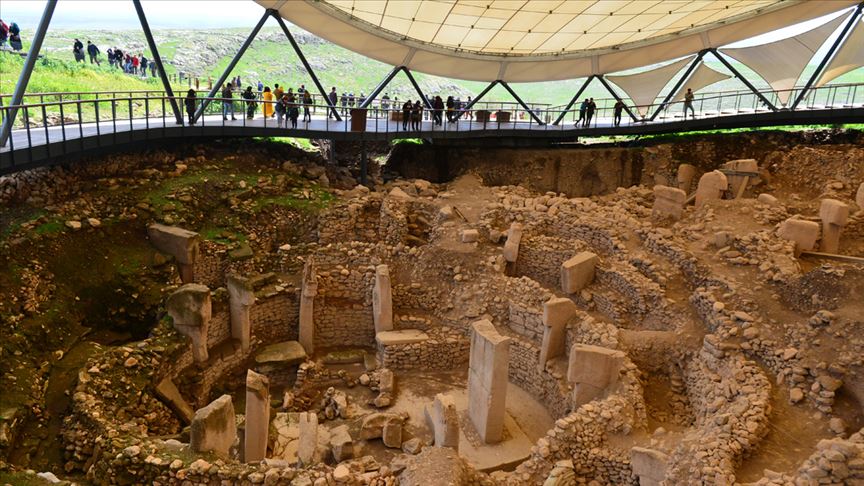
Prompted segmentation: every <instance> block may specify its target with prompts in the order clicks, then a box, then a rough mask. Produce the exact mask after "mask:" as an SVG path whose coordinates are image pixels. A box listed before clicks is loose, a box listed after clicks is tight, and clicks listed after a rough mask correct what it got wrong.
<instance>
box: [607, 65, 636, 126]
mask: <svg viewBox="0 0 864 486" xmlns="http://www.w3.org/2000/svg"><path fill="white" fill-rule="evenodd" d="M597 80H598V81H600V83H602V84H603V87H604V88H606V91H608V92H609V93H610V94H611V95H612V96H613V97H614V98H615V101H620V102H621V103H624V100H622V99H621V97H620V96H618V93H616V92H615V90H614V89H612V86H609V81H606V78H604V77H603V75H602V74H598V75H597ZM624 111H626V112H627V114H628V115H630V119H632V120H633V121H634V122H638V121H639V119H638V118H636V115H634V114H633V111H631V110H630V107H629V106H627V103H624Z"/></svg>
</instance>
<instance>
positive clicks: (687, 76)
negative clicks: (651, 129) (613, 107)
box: [648, 49, 708, 121]
mask: <svg viewBox="0 0 864 486" xmlns="http://www.w3.org/2000/svg"><path fill="white" fill-rule="evenodd" d="M707 53H708V50H707V49H703V50H701V51H699V55H697V56H696V59H693V62H691V63H690V65H689V66H687V71H685V72H684V75H683V76H681V79H679V80H678V82H677V83H675V86H673V87H672V89H671V90H670V91H669V94H667V95H666V97H665V98H663V102H662V103H660V106H658V107H657V110H656V111H655V112H654V114H653V115H651V118H649V119H648V121H654V119H655V118H657V115H659V114H660V112H661V111H663V110H664V109H665V108H666V105H667V104H668V103H669V102H670V101H672V97H673V96H675V93H677V92H678V90H679V89H681V86H683V85H684V83H686V82H687V80H688V79H690V75H691V74H693V70H694V69H696V66H698V65H699V63H700V62H702V58H703V57H705V54H707Z"/></svg>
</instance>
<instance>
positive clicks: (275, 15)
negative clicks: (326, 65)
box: [267, 9, 342, 121]
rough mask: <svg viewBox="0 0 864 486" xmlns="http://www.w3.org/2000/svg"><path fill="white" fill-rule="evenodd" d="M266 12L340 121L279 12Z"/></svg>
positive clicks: (270, 10) (340, 119)
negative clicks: (279, 28) (277, 25)
mask: <svg viewBox="0 0 864 486" xmlns="http://www.w3.org/2000/svg"><path fill="white" fill-rule="evenodd" d="M267 12H268V13H269V14H270V15H272V16H273V18H274V19H276V22H277V23H278V24H279V27H281V28H282V32H284V33H285V37H287V38H288V42H290V43H291V47H293V48H294V52H296V53H297V57H299V58H300V62H302V63H303V68H304V69H306V72H307V73H309V76H310V77H311V78H312V82H313V83H314V84H315V87H316V88H318V92H319V93H321V97H323V98H324V103H326V104H327V106H329V107H330V112H331V113H332V114H333V116H334V117H336V121H342V118H341V117H340V116H339V113H338V110H336V105H335V104H333V103H331V102H330V97H328V96H327V92H326V91H325V90H324V86H322V85H321V81H318V76H315V71H313V70H312V66H310V65H309V61H307V60H306V56H304V55H303V51H301V50H300V46H299V45H297V41H295V40H294V36H293V35H291V31H289V30H288V27H287V26H286V25H285V21H284V20H282V17H280V16H279V11H278V10H275V9H269V10H267Z"/></svg>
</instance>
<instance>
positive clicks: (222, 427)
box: [189, 395, 237, 459]
mask: <svg viewBox="0 0 864 486" xmlns="http://www.w3.org/2000/svg"><path fill="white" fill-rule="evenodd" d="M236 439H237V421H236V418H235V417H234V403H233V402H232V401H231V396H230V395H222V396H221V397H219V398H217V399H216V400H213V401H212V402H210V404H209V405H207V406H206V407H204V408H201V409H198V410H197V411H196V412H195V416H194V417H193V418H192V427H191V430H190V432H189V442H190V446H191V447H192V450H193V451H194V452H213V453H214V454H216V455H217V456H219V457H221V458H222V459H228V452H229V450H230V449H231V446H232V445H233V444H234V441H235V440H236Z"/></svg>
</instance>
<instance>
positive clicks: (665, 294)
mask: <svg viewBox="0 0 864 486" xmlns="http://www.w3.org/2000/svg"><path fill="white" fill-rule="evenodd" d="M773 137H774V138H772V142H771V144H770V145H769V146H768V147H767V148H765V149H764V150H762V151H759V150H754V149H752V146H753V144H750V143H749V140H750V138H749V137H748V136H747V135H726V136H723V137H714V138H712V137H706V138H704V139H701V140H699V141H698V144H701V145H700V146H701V147H702V150H703V151H702V152H700V151H699V150H696V149H693V150H692V151H691V152H690V153H692V154H695V155H690V156H688V157H690V158H689V159H687V160H689V162H685V161H682V160H681V159H680V158H679V157H680V156H679V154H680V151H681V147H680V146H679V145H680V144H688V143H690V142H679V141H673V142H662V141H661V142H656V143H646V144H644V145H637V146H633V147H629V148H615V150H617V151H620V152H626V155H620V160H622V161H624V160H626V161H628V162H627V164H629V163H631V162H632V161H633V160H636V159H638V160H639V161H640V162H639V164H638V173H637V174H636V175H635V176H633V175H632V174H631V175H630V176H628V177H634V179H633V180H628V181H626V182H625V183H621V184H620V185H618V186H609V187H605V188H600V189H598V184H599V183H598V182H597V181H596V180H594V179H592V178H591V177H588V178H587V179H586V184H585V186H584V187H581V188H575V189H573V190H572V191H571V192H569V193H568V192H559V191H557V190H556V187H555V186H554V185H553V186H548V185H544V184H546V182H544V181H543V180H541V179H538V178H533V177H532V171H535V170H540V169H538V167H537V166H538V165H542V164H551V165H554V166H555V167H557V168H558V169H556V170H562V171H563V170H568V168H569V170H572V171H573V172H574V173H575V172H578V171H579V170H586V171H587V172H586V173H588V174H589V175H590V174H593V173H595V171H596V170H597V169H596V168H590V169H586V168H585V167H584V165H585V164H586V162H585V161H586V160H588V159H590V158H591V157H604V156H609V154H610V149H608V148H602V149H601V148H592V147H590V146H589V147H579V148H554V149H552V148H547V149H542V150H540V149H531V150H530V152H526V154H528V155H527V156H530V157H537V158H536V164H535V165H531V164H526V165H525V168H524V170H522V171H521V172H520V171H519V170H511V171H509V172H507V173H506V174H502V173H497V172H495V173H490V171H491V170H492V169H490V165H489V164H488V163H487V162H483V161H478V159H477V154H476V153H475V152H472V151H471V150H469V149H462V148H458V147H451V148H450V149H449V150H450V156H451V157H453V158H454V159H458V158H460V157H463V158H464V159H465V162H464V165H463V166H462V167H461V168H460V169H459V173H458V174H452V177H446V178H442V179H440V180H436V182H430V181H427V180H424V179H417V178H411V177H410V175H411V173H412V172H413V171H415V170H417V168H416V167H414V168H412V166H411V164H412V163H413V162H412V160H422V157H419V156H417V155H418V152H417V151H422V150H423V147H424V145H413V146H411V147H408V148H405V147H400V146H397V147H396V148H392V149H389V148H388V151H389V153H387V154H384V155H382V158H387V159H388V164H387V165H386V166H385V167H383V168H382V170H381V171H380V172H373V174H375V175H374V177H373V178H372V179H373V180H372V182H370V183H369V184H368V185H367V186H364V185H360V184H358V182H357V180H356V179H355V177H354V175H353V174H352V172H351V170H350V169H348V168H345V167H340V166H337V165H333V164H327V163H325V162H324V161H323V160H322V159H321V158H320V157H319V156H318V155H317V154H314V153H308V152H301V151H299V150H298V149H295V148H293V147H286V146H274V145H271V144H268V143H266V142H263V143H248V144H247V143H239V142H229V141H223V142H220V143H219V144H216V145H215V146H210V147H204V146H199V145H188V146H183V148H181V149H178V150H177V151H174V152H172V151H167V150H160V151H154V152H152V153H149V154H148V155H147V156H146V157H145V158H144V159H143V160H139V159H138V158H131V157H130V158H129V159H121V160H120V161H119V162H111V161H110V160H106V161H97V162H94V164H93V165H92V166H89V167H91V168H90V169H88V170H89V171H91V172H88V171H81V172H76V173H74V174H67V175H66V177H68V178H69V181H70V182H69V184H78V189H77V190H76V191H75V192H70V193H59V192H58V193H53V194H46V195H41V196H39V197H45V198H47V199H48V200H51V201H52V202H53V204H54V206H55V209H54V211H55V212H54V213H51V215H44V214H38V215H37V214H31V215H27V214H26V213H25V211H26V208H25V207H22V208H19V209H16V211H22V213H21V214H24V215H25V217H26V218H29V219H27V221H25V222H24V223H23V224H21V225H20V226H19V227H18V228H17V229H15V230H14V231H13V232H12V233H11V236H10V238H8V239H7V240H4V245H5V246H4V248H8V249H10V250H11V249H17V250H16V252H14V253H13V252H6V254H7V255H10V256H4V260H3V263H4V265H6V268H8V269H10V271H9V272H7V274H6V275H4V276H2V277H0V281H2V283H3V286H2V287H0V289H2V292H3V293H4V295H13V294H14V295H18V296H19V297H18V300H15V301H11V300H10V301H8V302H7V303H5V304H3V305H4V306H5V307H4V312H5V313H7V314H8V315H13V314H14V315H15V316H20V317H16V318H15V319H11V320H10V319H7V321H8V323H10V325H11V324H14V325H16V326H19V327H20V329H22V330H26V333H24V332H19V333H13V334H14V336H16V337H14V338H13V339H11V340H9V344H8V345H7V346H5V347H4V348H3V354H0V362H2V363H3V364H4V365H5V366H4V368H3V375H2V378H3V380H4V381H3V385H4V386H5V387H6V388H5V389H6V390H9V393H7V394H5V396H4V401H3V408H2V409H0V412H2V414H3V415H2V417H0V432H2V435H0V439H2V443H0V446H2V448H0V452H2V453H3V455H4V459H3V460H4V461H6V462H3V463H2V464H3V468H2V469H0V478H2V479H3V480H4V481H6V482H8V483H9V484H17V483H16V482H15V480H14V479H15V478H21V477H27V478H35V476H33V474H28V473H27V472H26V469H32V470H33V471H34V472H41V473H45V474H43V477H46V478H47V477H50V476H49V475H47V473H49V472H50V474H51V476H54V477H58V478H61V479H60V480H66V481H69V482H70V483H71V482H75V483H77V484H164V485H175V484H176V485H190V484H191V485H199V484H200V485H210V484H237V485H247V484H268V485H324V484H347V485H366V484H370V485H397V484H399V485H437V484H442V485H444V484H453V485H462V484H465V485H484V486H486V485H550V486H551V485H555V486H563V485H571V484H610V485H612V484H614V485H619V484H627V485H639V484H641V485H660V484H665V485H678V484H718V485H719V484H759V485H767V484H858V483H859V482H861V481H864V432H862V427H864V411H862V401H864V381H862V379H861V376H862V375H861V371H862V370H861V367H862V350H864V341H862V337H861V326H862V325H864V323H862V320H861V316H862V315H864V290H862V289H864V267H862V265H861V263H860V258H857V257H856V256H855V255H860V254H861V253H862V252H864V212H862V211H861V205H862V204H864V200H862V199H861V198H862V195H864V189H859V187H864V186H862V185H861V184H862V182H864V172H862V169H861V166H860V164H858V166H855V165H854V164H853V165H851V166H850V165H848V160H850V159H849V157H852V159H858V158H860V159H864V149H862V148H861V140H862V139H861V135H860V134H854V133H853V134H852V135H850V134H846V135H844V137H840V136H838V137H837V140H835V141H822V142H813V141H812V140H810V141H808V140H809V139H805V138H804V137H803V136H792V135H776V136H773ZM695 145H696V143H692V146H695ZM734 145H740V147H738V148H735V149H734V150H733V149H732V148H730V147H732V146H734ZM706 147H707V148H706ZM741 147H743V148H741ZM748 147H751V148H748ZM691 148H692V147H691ZM492 152H493V153H490V154H489V155H488V156H489V157H492V158H493V159H502V158H505V157H512V156H514V150H513V149H506V150H505V149H500V150H498V149H496V150H493V151H492ZM517 153H518V152H517ZM718 153H723V154H726V155H724V159H723V160H717V159H716V154H718ZM526 154H522V155H526ZM538 154H539V155H538ZM849 154H852V155H849ZM555 158H557V160H555V161H554V162H553V161H552V160H553V159H555ZM606 163H607V164H608V161H607V162H606ZM106 164H113V165H111V166H110V167H106V166H105V165H106ZM142 164H144V165H142ZM622 164H624V162H622ZM144 167H146V168H144ZM580 167H581V168H582V169H580ZM397 168H398V170H399V171H401V172H403V173H404V174H405V175H402V176H399V175H394V174H392V173H388V172H387V171H388V170H394V171H395V170H397ZM56 171H57V169H51V170H50V171H46V172H45V174H41V175H40V174H39V173H36V174H33V175H31V177H32V178H33V180H38V177H48V176H52V175H56ZM112 171H113V172H112ZM141 171H147V172H146V177H145V175H144V174H143V173H142V172H141ZM802 171H809V172H810V173H812V174H813V177H812V178H811V179H809V180H806V181H803V180H801V179H800V177H799V174H800V173H801V172H802ZM742 173H746V174H751V175H747V176H746V177H744V176H741V174H742ZM135 174H138V175H137V176H136V175H135ZM380 174H386V175H387V180H386V181H385V180H384V179H383V178H382V177H381V175H380ZM618 176H623V173H619V174H618ZM618 176H616V177H618ZM136 177H138V178H137V179H136ZM10 180H12V179H10ZM14 180H15V181H16V182H15V185H14V189H9V190H8V191H6V190H3V191H0V194H4V195H5V194H9V195H10V196H8V199H7V203H8V204H10V207H13V206H12V198H13V196H16V197H23V193H20V192H18V191H23V190H24V189H22V188H25V187H26V181H25V179H14ZM490 180H492V181H495V185H492V184H491V183H488V182H486V181H490ZM0 181H6V180H5V179H2V180H0ZM2 183H3V184H6V182H2ZM612 183H613V181H612V178H610V179H608V180H607V179H604V182H603V183H602V184H599V185H605V184H612ZM615 184H617V183H615ZM2 187H10V188H11V187H13V186H12V184H11V183H9V185H8V186H2ZM856 191H857V198H858V199H857V202H856V200H855V197H856ZM4 197H7V196H4ZM54 223H58V224H54ZM76 223H77V224H76ZM25 247H29V248H31V249H32V251H31V252H30V254H29V255H28V256H27V257H26V258H25V257H24V256H23V255H24V253H20V250H21V249H23V248H25ZM91 249H97V250H98V251H96V252H94V251H91ZM13 254H14V255H22V256H17V257H16V256H11V255H13ZM64 254H66V255H71V256H75V257H76V258H75V260H74V261H69V260H68V259H64V258H61V257H60V255H64ZM76 262H80V263H76ZM12 302H14V304H13V303H12ZM43 362H44V364H42V363H43ZM2 474H5V476H3V475H2ZM6 478H12V479H6Z"/></svg>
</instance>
